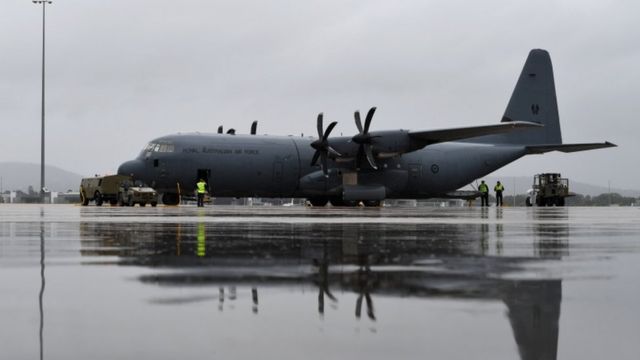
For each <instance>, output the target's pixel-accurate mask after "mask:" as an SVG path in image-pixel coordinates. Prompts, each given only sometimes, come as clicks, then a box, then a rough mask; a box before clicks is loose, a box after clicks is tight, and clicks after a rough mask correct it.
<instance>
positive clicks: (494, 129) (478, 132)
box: [409, 121, 543, 145]
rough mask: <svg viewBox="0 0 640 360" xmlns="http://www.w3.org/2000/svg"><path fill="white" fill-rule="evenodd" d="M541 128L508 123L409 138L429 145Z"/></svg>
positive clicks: (414, 133) (414, 134)
mask: <svg viewBox="0 0 640 360" xmlns="http://www.w3.org/2000/svg"><path fill="white" fill-rule="evenodd" d="M542 126H543V125H540V124H538V123H534V122H528V121H509V122H503V123H500V124H495V125H485V126H472V127H463V128H451V129H443V130H429V131H410V132H409V137H411V138H412V139H414V140H417V141H420V142H425V143H426V145H431V144H436V143H441V142H447V141H455V140H462V139H469V138H474V137H478V136H483V135H493V134H501V133H505V132H509V131H512V130H515V129H526V128H534V127H542Z"/></svg>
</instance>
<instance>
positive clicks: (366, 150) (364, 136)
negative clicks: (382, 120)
mask: <svg viewBox="0 0 640 360" xmlns="http://www.w3.org/2000/svg"><path fill="white" fill-rule="evenodd" d="M375 112H376V108H375V107H372V108H371V109H369V112H368V113H367V117H366V118H365V120H364V128H363V127H362V122H361V121H360V111H356V112H355V113H354V114H353V115H354V117H355V118H356V126H357V127H358V132H359V133H358V135H356V136H354V137H352V138H351V140H352V141H353V142H355V143H356V144H359V145H360V147H359V148H358V157H357V158H356V163H357V167H360V159H361V158H362V157H363V156H364V157H366V158H367V161H368V162H369V165H370V166H371V167H372V168H373V169H375V170H378V165H376V162H375V159H374V157H373V150H372V145H371V142H372V140H373V139H374V138H376V137H378V136H371V135H370V134H369V126H370V125H371V119H372V118H373V114H374V113H375Z"/></svg>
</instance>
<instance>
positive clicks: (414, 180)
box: [408, 163, 422, 192]
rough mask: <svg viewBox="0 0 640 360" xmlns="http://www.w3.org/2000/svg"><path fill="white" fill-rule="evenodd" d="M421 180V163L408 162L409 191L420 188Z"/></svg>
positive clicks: (415, 190)
mask: <svg viewBox="0 0 640 360" xmlns="http://www.w3.org/2000/svg"><path fill="white" fill-rule="evenodd" d="M421 180H422V164H417V163H413V164H409V181H408V187H409V191H412V192H417V191H418V190H419V189H420V181H421Z"/></svg>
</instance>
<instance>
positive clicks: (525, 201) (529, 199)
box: [524, 196, 533, 206]
mask: <svg viewBox="0 0 640 360" xmlns="http://www.w3.org/2000/svg"><path fill="white" fill-rule="evenodd" d="M524 204H525V205H527V206H533V204H532V203H531V197H529V196H527V198H526V199H525V200H524Z"/></svg>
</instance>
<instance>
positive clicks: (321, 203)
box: [307, 197, 329, 207]
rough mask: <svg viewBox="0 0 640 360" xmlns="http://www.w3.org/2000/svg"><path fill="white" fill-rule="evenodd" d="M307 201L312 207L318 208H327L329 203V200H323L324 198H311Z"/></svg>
mask: <svg viewBox="0 0 640 360" xmlns="http://www.w3.org/2000/svg"><path fill="white" fill-rule="evenodd" d="M307 200H308V201H309V202H310V203H311V205H313V206H318V207H322V206H326V205H327V203H328V202H329V199H327V198H323V197H319V198H309V199H307Z"/></svg>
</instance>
